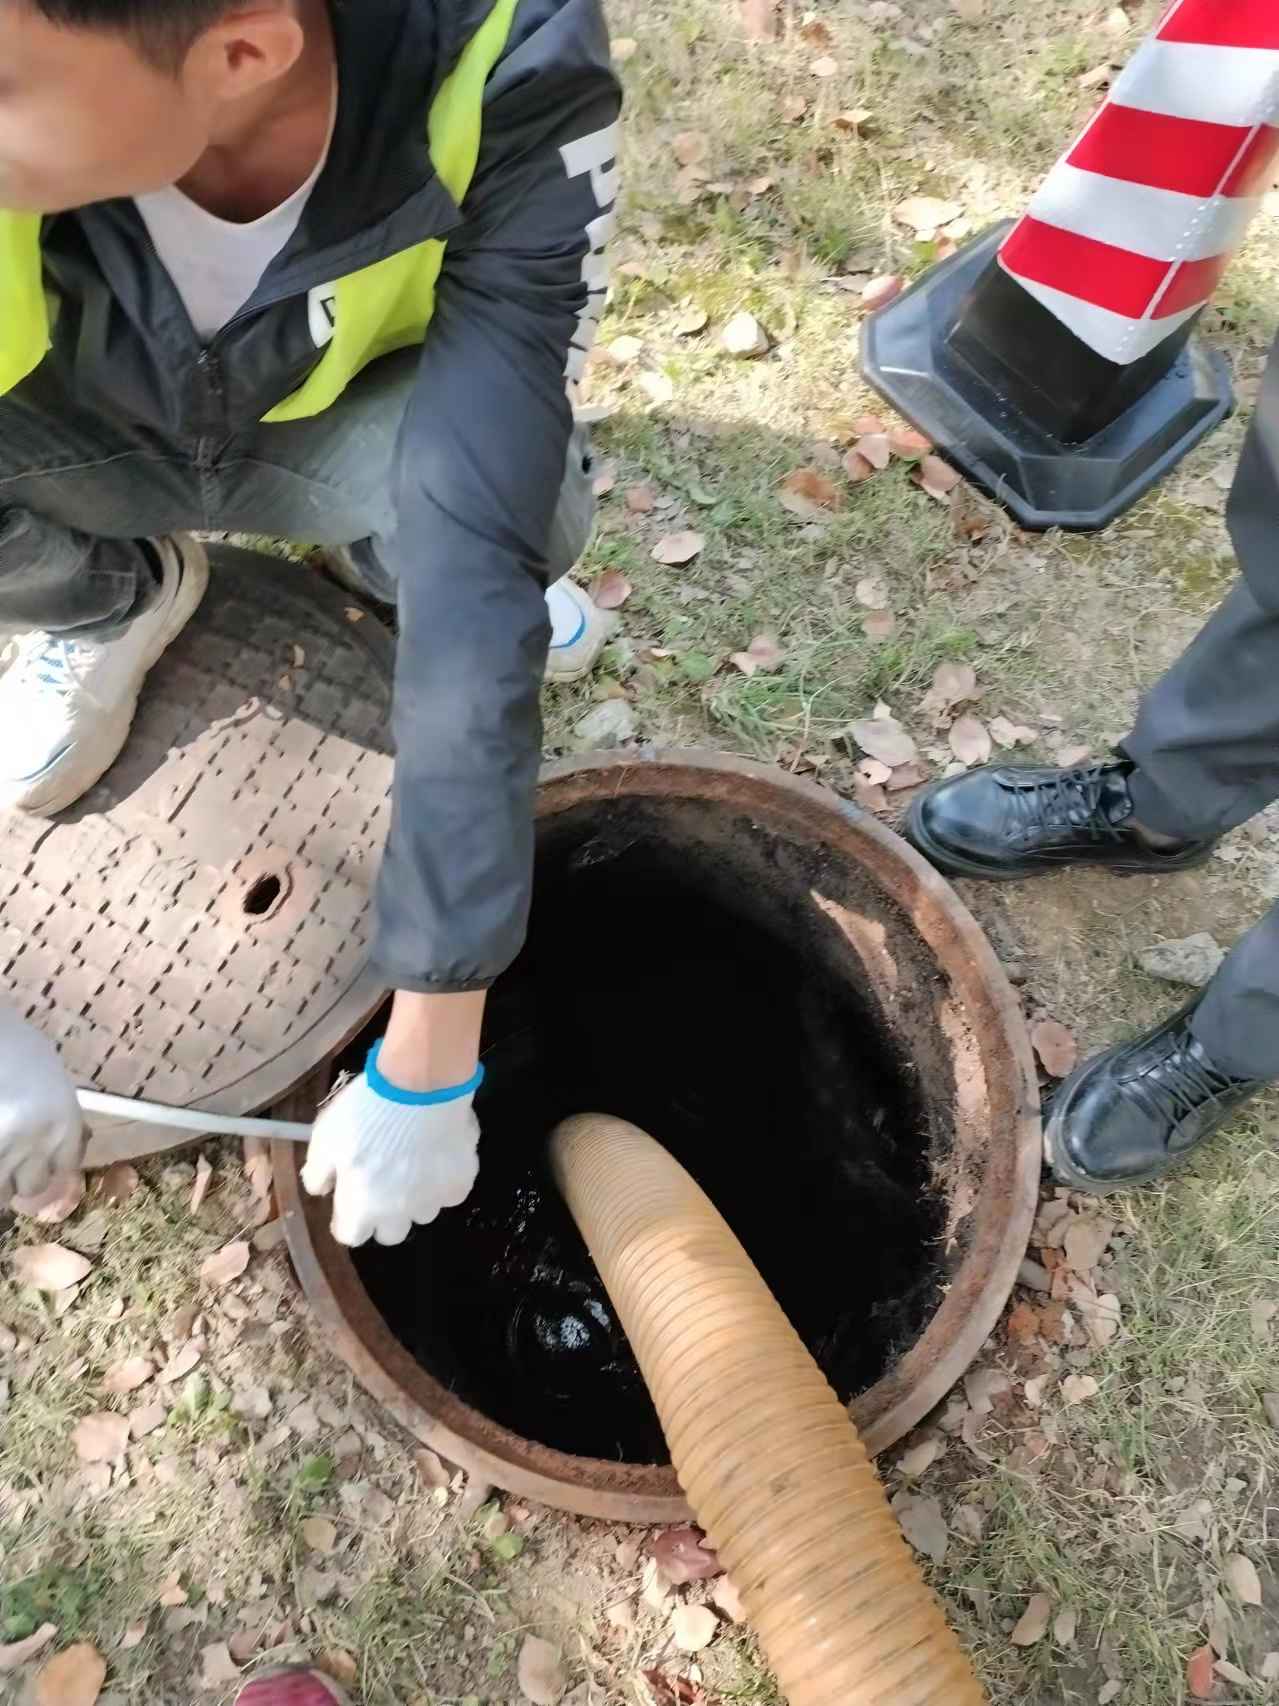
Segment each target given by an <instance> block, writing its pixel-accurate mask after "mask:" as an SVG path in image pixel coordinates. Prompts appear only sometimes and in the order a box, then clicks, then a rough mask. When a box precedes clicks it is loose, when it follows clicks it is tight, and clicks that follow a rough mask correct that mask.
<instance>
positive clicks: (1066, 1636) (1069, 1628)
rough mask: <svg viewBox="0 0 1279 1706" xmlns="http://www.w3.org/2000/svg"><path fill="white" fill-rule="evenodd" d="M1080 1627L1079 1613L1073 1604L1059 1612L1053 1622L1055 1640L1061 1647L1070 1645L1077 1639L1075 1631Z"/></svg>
mask: <svg viewBox="0 0 1279 1706" xmlns="http://www.w3.org/2000/svg"><path fill="white" fill-rule="evenodd" d="M1078 1628H1079V1613H1078V1612H1077V1611H1076V1610H1075V1609H1074V1607H1073V1606H1067V1607H1066V1609H1065V1610H1064V1611H1059V1612H1058V1613H1057V1617H1056V1621H1055V1622H1054V1623H1053V1640H1054V1641H1056V1643H1057V1645H1058V1646H1059V1647H1069V1646H1070V1645H1071V1643H1072V1642H1073V1641H1074V1639H1075V1632H1076V1630H1077V1629H1078Z"/></svg>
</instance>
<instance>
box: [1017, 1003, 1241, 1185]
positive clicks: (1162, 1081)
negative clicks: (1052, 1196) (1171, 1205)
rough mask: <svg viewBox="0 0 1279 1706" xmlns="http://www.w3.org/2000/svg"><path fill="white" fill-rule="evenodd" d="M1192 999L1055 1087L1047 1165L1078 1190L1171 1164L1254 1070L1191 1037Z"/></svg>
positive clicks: (1221, 1117)
mask: <svg viewBox="0 0 1279 1706" xmlns="http://www.w3.org/2000/svg"><path fill="white" fill-rule="evenodd" d="M1194 1010H1195V1003H1194V1002H1191V1004H1190V1005H1189V1006H1188V1007H1183V1008H1182V1009H1181V1011H1180V1012H1179V1013H1174V1014H1173V1016H1172V1018H1171V1019H1168V1020H1166V1021H1165V1023H1164V1024H1162V1025H1160V1026H1159V1027H1158V1029H1156V1030H1153V1031H1150V1032H1148V1033H1147V1034H1146V1035H1145V1036H1144V1037H1138V1038H1137V1040H1136V1041H1135V1042H1131V1043H1120V1045H1119V1046H1118V1047H1117V1048H1112V1049H1108V1050H1107V1051H1106V1053H1105V1054H1099V1055H1097V1056H1096V1057H1095V1058H1094V1059H1092V1060H1086V1061H1085V1062H1084V1064H1083V1065H1082V1066H1080V1067H1078V1068H1077V1069H1076V1070H1075V1071H1074V1072H1073V1073H1072V1074H1071V1075H1070V1077H1069V1078H1068V1079H1067V1080H1066V1082H1065V1083H1064V1084H1063V1085H1062V1086H1061V1088H1060V1090H1058V1092H1057V1094H1056V1095H1055V1096H1054V1097H1053V1100H1052V1105H1051V1107H1050V1109H1049V1114H1048V1126H1047V1129H1046V1130H1045V1132H1044V1149H1045V1153H1046V1155H1047V1159H1048V1165H1049V1166H1050V1167H1051V1168H1052V1170H1053V1172H1054V1174H1055V1175H1056V1177H1057V1179H1058V1181H1059V1182H1060V1183H1061V1184H1063V1185H1069V1186H1071V1188H1072V1189H1073V1190H1076V1191H1113V1190H1117V1189H1118V1188H1119V1186H1121V1185H1140V1184H1144V1183H1145V1182H1146V1181H1147V1180H1149V1179H1157V1178H1159V1177H1160V1175H1161V1174H1163V1173H1166V1172H1168V1170H1169V1169H1170V1168H1171V1167H1175V1166H1176V1165H1177V1163H1178V1162H1179V1161H1182V1160H1184V1159H1185V1157H1186V1156H1187V1155H1188V1154H1189V1153H1190V1151H1191V1150H1192V1149H1193V1148H1194V1147H1195V1146H1196V1144H1200V1143H1203V1142H1204V1141H1205V1139H1207V1138H1209V1137H1211V1136H1212V1134H1213V1132H1215V1131H1216V1130H1217V1128H1218V1127H1219V1126H1222V1125H1224V1124H1225V1123H1226V1121H1227V1120H1228V1119H1229V1118H1230V1116H1231V1115H1232V1114H1233V1113H1234V1111H1235V1109H1236V1108H1238V1107H1239V1106H1240V1105H1241V1104H1242V1103H1244V1102H1246V1101H1247V1100H1248V1098H1249V1096H1255V1095H1256V1093H1257V1091H1258V1090H1260V1089H1262V1088H1264V1085H1265V1082H1266V1081H1265V1080H1264V1079H1260V1078H1233V1077H1231V1075H1230V1074H1229V1073H1228V1072H1223V1071H1222V1069H1221V1068H1220V1067H1219V1066H1216V1065H1214V1063H1213V1062H1212V1060H1211V1059H1210V1058H1209V1057H1208V1055H1207V1054H1206V1053H1205V1052H1204V1049H1203V1047H1202V1045H1201V1044H1200V1043H1198V1042H1196V1041H1195V1038H1194V1035H1193V1033H1192V1032H1191V1029H1190V1020H1191V1016H1192V1015H1193V1013H1194Z"/></svg>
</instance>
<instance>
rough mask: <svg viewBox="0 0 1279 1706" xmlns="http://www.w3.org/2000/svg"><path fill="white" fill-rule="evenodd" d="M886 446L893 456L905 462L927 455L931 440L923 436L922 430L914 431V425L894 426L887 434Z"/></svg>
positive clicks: (930, 447)
mask: <svg viewBox="0 0 1279 1706" xmlns="http://www.w3.org/2000/svg"><path fill="white" fill-rule="evenodd" d="M888 446H889V449H890V450H891V451H892V453H893V455H894V456H900V457H901V458H902V460H903V461H905V462H914V461H916V460H917V459H918V458H919V457H921V456H927V455H928V453H929V451H930V450H931V449H932V448H933V441H932V439H931V438H925V437H924V435H923V433H922V432H916V431H915V429H914V427H894V428H893V430H892V432H890V433H889V435H888Z"/></svg>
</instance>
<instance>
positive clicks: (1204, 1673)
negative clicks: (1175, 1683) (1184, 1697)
mask: <svg viewBox="0 0 1279 1706" xmlns="http://www.w3.org/2000/svg"><path fill="white" fill-rule="evenodd" d="M1215 1666H1216V1654H1215V1653H1214V1652H1213V1650H1212V1648H1211V1647H1207V1646H1205V1647H1196V1648H1195V1650H1194V1652H1193V1653H1191V1655H1190V1657H1189V1658H1188V1659H1187V1660H1186V1687H1187V1688H1189V1690H1190V1695H1191V1698H1192V1699H1194V1700H1211V1699H1212V1694H1213V1689H1214V1688H1215V1687H1216V1683H1217V1672H1216V1668H1215Z"/></svg>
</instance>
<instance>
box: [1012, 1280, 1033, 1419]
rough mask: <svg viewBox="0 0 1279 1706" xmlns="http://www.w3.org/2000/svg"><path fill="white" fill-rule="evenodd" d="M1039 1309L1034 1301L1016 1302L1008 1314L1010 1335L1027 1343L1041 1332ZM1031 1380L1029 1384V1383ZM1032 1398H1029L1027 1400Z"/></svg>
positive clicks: (1024, 1343)
mask: <svg viewBox="0 0 1279 1706" xmlns="http://www.w3.org/2000/svg"><path fill="white" fill-rule="evenodd" d="M1039 1327H1040V1317H1039V1311H1038V1310H1037V1309H1036V1308H1035V1306H1034V1304H1033V1303H1026V1302H1025V1301H1023V1302H1021V1303H1018V1304H1015V1305H1014V1306H1013V1308H1012V1309H1011V1310H1010V1311H1009V1314H1008V1337H1009V1338H1010V1339H1013V1340H1016V1341H1017V1342H1019V1343H1021V1344H1023V1345H1026V1344H1029V1343H1030V1341H1031V1340H1032V1339H1034V1338H1036V1337H1037V1336H1038V1334H1039ZM1029 1384H1030V1383H1029V1381H1028V1382H1027V1385H1029ZM1030 1401H1031V1400H1030V1399H1029V1398H1028V1399H1027V1402H1028V1403H1029V1402H1030Z"/></svg>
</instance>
